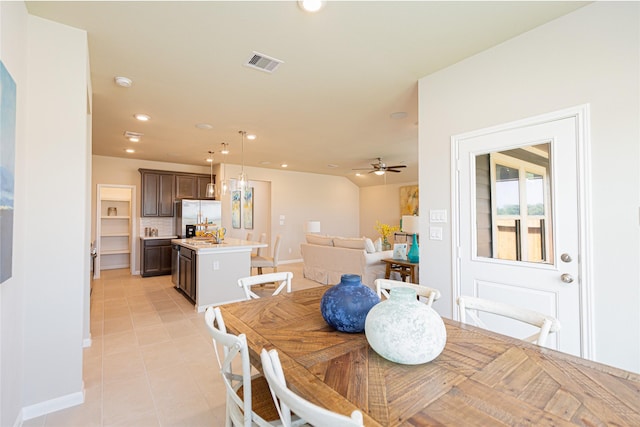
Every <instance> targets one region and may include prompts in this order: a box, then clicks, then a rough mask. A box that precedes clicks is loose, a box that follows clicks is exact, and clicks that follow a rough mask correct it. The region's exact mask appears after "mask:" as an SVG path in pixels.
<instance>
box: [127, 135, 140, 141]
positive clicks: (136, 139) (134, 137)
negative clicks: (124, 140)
mask: <svg viewBox="0 0 640 427" xmlns="http://www.w3.org/2000/svg"><path fill="white" fill-rule="evenodd" d="M129 141H131V142H140V137H139V136H130V137H129Z"/></svg>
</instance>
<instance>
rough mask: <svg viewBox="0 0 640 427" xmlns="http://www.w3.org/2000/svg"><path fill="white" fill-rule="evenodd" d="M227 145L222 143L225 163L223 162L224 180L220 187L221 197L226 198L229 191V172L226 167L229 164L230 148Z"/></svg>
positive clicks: (221, 181)
mask: <svg viewBox="0 0 640 427" xmlns="http://www.w3.org/2000/svg"><path fill="white" fill-rule="evenodd" d="M227 145H228V144H227V143H226V142H223V143H222V150H221V151H220V152H221V153H222V155H223V156H224V159H225V160H224V161H223V162H222V179H221V180H220V187H219V191H220V195H221V196H224V195H226V194H227V189H228V184H227V171H226V169H227V168H226V166H225V163H227V161H226V159H227V154H229V148H227Z"/></svg>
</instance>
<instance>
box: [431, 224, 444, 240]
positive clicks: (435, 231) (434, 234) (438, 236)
mask: <svg viewBox="0 0 640 427" xmlns="http://www.w3.org/2000/svg"><path fill="white" fill-rule="evenodd" d="M429 239H431V240H442V227H429Z"/></svg>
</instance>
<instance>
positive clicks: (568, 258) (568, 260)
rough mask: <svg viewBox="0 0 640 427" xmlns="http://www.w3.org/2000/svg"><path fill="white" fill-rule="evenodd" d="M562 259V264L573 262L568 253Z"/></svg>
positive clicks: (561, 256)
mask: <svg viewBox="0 0 640 427" xmlns="http://www.w3.org/2000/svg"><path fill="white" fill-rule="evenodd" d="M560 259H561V260H562V262H571V261H573V259H572V258H571V255H569V254H566V253H565V254H562V255H560Z"/></svg>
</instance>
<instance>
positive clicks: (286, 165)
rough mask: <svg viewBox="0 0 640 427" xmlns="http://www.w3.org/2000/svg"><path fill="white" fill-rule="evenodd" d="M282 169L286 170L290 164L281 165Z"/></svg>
mask: <svg viewBox="0 0 640 427" xmlns="http://www.w3.org/2000/svg"><path fill="white" fill-rule="evenodd" d="M280 167H281V168H286V167H289V165H288V164H286V163H283V164H281V165H280Z"/></svg>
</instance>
